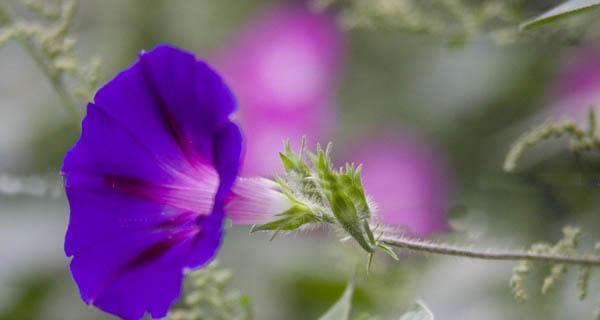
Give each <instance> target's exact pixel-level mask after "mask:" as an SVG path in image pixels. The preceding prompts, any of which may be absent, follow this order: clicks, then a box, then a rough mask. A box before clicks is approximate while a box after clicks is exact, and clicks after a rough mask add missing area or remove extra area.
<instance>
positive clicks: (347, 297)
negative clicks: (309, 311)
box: [319, 282, 354, 320]
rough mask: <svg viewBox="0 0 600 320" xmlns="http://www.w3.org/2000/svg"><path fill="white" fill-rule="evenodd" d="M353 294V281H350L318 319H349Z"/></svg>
mask: <svg viewBox="0 0 600 320" xmlns="http://www.w3.org/2000/svg"><path fill="white" fill-rule="evenodd" d="M353 294H354V282H350V283H349V284H348V286H347V287H346V290H345V291H344V294H342V297H341V298H340V299H339V300H338V301H337V302H336V303H335V304H334V305H333V306H332V307H331V308H330V309H329V310H327V312H325V314H324V315H322V316H321V317H320V318H319V320H349V319H350V310H351V309H352V295H353Z"/></svg>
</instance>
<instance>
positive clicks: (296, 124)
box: [217, 6, 343, 175]
mask: <svg viewBox="0 0 600 320" xmlns="http://www.w3.org/2000/svg"><path fill="white" fill-rule="evenodd" d="M342 48H343V36H342V34H341V32H340V31H339V30H338V29H336V26H335V23H334V21H333V18H332V17H331V16H329V15H328V14H319V13H314V12H312V11H310V10H308V9H307V8H304V7H301V6H283V7H276V8H271V9H269V10H267V11H266V12H263V13H262V14H260V15H259V16H258V17H257V18H256V19H255V20H254V21H252V22H250V24H249V25H247V26H245V28H244V31H243V32H242V33H241V34H240V35H239V36H238V37H237V38H236V39H235V40H234V41H233V42H232V43H231V44H230V45H229V46H228V47H227V48H226V49H225V50H223V51H221V52H220V54H219V56H218V57H219V58H218V61H217V65H218V66H219V68H218V69H219V70H220V71H221V73H222V74H223V76H224V78H225V79H226V81H227V83H228V84H229V85H230V86H231V87H232V88H233V91H234V92H235V93H236V96H237V98H238V100H239V105H240V109H239V113H238V119H239V121H240V123H241V126H242V127H243V128H244V132H245V134H246V141H247V145H246V156H245V161H244V168H243V171H244V173H245V174H262V175H273V174H275V173H276V172H277V170H278V169H279V168H281V164H280V160H279V157H278V152H279V151H281V150H282V147H283V141H284V140H285V139H288V138H289V139H290V140H291V142H292V145H293V146H296V147H297V146H298V144H299V142H300V140H301V137H302V136H303V135H306V136H307V138H308V140H309V141H313V142H316V141H318V140H321V139H326V138H328V136H329V134H330V132H331V130H332V127H333V126H334V120H335V111H334V99H333V98H334V97H333V96H334V93H335V90H336V86H337V76H338V70H339V67H340V64H341V59H342V51H343V50H342Z"/></svg>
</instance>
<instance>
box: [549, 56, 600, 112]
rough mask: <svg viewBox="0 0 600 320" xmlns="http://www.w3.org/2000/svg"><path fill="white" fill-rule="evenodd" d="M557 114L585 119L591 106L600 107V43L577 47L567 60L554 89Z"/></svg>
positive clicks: (554, 103)
mask: <svg viewBox="0 0 600 320" xmlns="http://www.w3.org/2000/svg"><path fill="white" fill-rule="evenodd" d="M552 101H553V105H552V107H551V110H550V112H551V113H552V114H553V115H554V117H556V116H559V117H568V118H571V119H576V120H582V119H585V117H586V116H587V112H588V111H589V110H590V107H592V106H595V107H600V46H599V45H588V46H584V47H582V48H579V49H576V50H575V51H574V52H573V53H571V54H570V55H569V56H567V58H566V59H565V62H564V64H563V66H562V68H561V69H560V70H559V73H558V78H557V81H556V83H555V84H554V88H553V89H552Z"/></svg>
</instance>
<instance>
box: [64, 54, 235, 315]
mask: <svg viewBox="0 0 600 320" xmlns="http://www.w3.org/2000/svg"><path fill="white" fill-rule="evenodd" d="M234 109H235V101H234V98H233V95H232V93H231V92H230V90H229V89H228V87H227V86H226V85H225V84H224V82H223V81H222V80H221V78H220V77H219V75H217V74H216V73H215V72H214V71H213V70H212V69H211V68H210V67H209V66H208V65H207V64H206V63H204V62H202V61H198V60H196V58H195V57H194V56H193V55H191V54H189V53H187V52H184V51H181V50H179V49H176V48H173V47H170V46H166V45H162V46H158V47H156V48H154V49H153V50H151V51H149V52H146V53H142V54H141V55H140V57H139V60H138V61H137V62H135V63H134V64H133V65H132V66H131V67H129V68H128V69H126V70H124V71H123V72H121V73H119V74H118V75H117V76H116V77H115V78H114V79H112V80H111V81H110V82H108V83H107V84H106V85H105V86H103V87H102V88H101V89H100V90H99V91H98V93H97V94H96V95H95V97H94V101H93V102H90V103H89V104H88V106H87V115H86V117H85V119H84V120H83V124H82V133H81V137H80V139H79V141H78V142H77V143H76V144H75V146H74V147H73V148H72V149H71V150H70V151H69V152H68V153H67V155H66V157H65V160H64V164H63V167H62V172H63V175H64V176H65V189H66V193H67V197H68V200H69V204H70V210H71V215H70V221H69V226H68V229H67V234H66V239H65V252H66V254H67V255H68V256H71V257H72V260H71V272H72V275H73V278H74V279H75V282H76V283H77V285H78V287H79V291H80V294H81V297H82V298H83V300H84V301H85V302H86V303H89V304H93V305H95V306H97V307H98V308H100V309H102V310H104V311H106V312H109V313H112V314H115V315H117V316H120V317H121V318H123V319H140V318H142V317H143V316H144V314H147V313H149V314H150V315H151V316H152V317H155V318H160V317H164V316H165V315H166V313H167V311H168V309H169V307H170V306H171V304H172V303H173V301H174V300H175V299H176V298H177V297H178V296H179V294H180V291H181V282H182V277H183V272H184V270H185V269H188V268H198V267H200V266H203V265H205V264H206V263H207V262H208V261H209V260H211V258H212V257H213V256H214V255H215V253H216V251H217V249H218V247H219V244H220V242H221V236H222V231H221V227H222V221H223V218H224V207H225V205H226V202H227V201H228V200H230V197H231V194H230V189H231V187H232V185H233V184H234V181H235V179H236V176H237V172H238V167H239V162H240V152H241V144H242V138H241V134H240V130H239V129H238V127H237V126H236V125H235V124H234V123H233V122H231V120H230V119H229V116H230V114H231V113H232V112H233V111H234Z"/></svg>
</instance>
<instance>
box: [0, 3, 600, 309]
mask: <svg viewBox="0 0 600 320" xmlns="http://www.w3.org/2000/svg"><path fill="white" fill-rule="evenodd" d="M472 2H473V3H477V1H472ZM513 2H517V1H512V2H511V3H513ZM469 3H470V2H469ZM507 3H508V2H507ZM556 3H557V1H533V2H531V1H529V2H527V3H526V4H523V3H522V2H521V3H520V4H522V5H521V6H520V7H519V8H520V11H519V12H518V15H517V16H518V17H530V16H532V15H534V14H535V13H536V12H541V11H542V10H543V9H546V8H548V7H550V6H552V5H553V4H556ZM8 4H9V7H10V8H15V7H16V8H17V9H16V10H15V11H14V12H15V13H19V9H18V4H15V3H10V2H9V3H8ZM335 9H336V8H335V7H334V8H332V9H331V10H330V11H328V12H326V13H323V12H321V13H315V11H314V10H313V9H311V8H309V5H307V4H306V3H303V2H293V1H292V2H276V1H265V0H261V1H237V2H236V1H218V0H202V1H194V2H191V1H183V0H172V1H165V0H130V1H118V0H104V1H81V2H80V6H79V7H78V12H77V15H76V18H75V23H74V28H73V33H74V35H75V36H76V37H77V39H78V41H79V42H78V50H79V53H80V56H81V57H83V58H88V57H92V56H97V57H100V58H102V60H103V67H102V70H101V71H102V77H103V79H105V80H107V79H110V78H111V77H112V76H113V75H114V74H115V73H116V72H118V71H119V70H120V69H122V68H124V67H126V66H127V65H129V64H130V63H132V62H133V61H134V60H135V59H136V55H137V54H138V52H139V51H140V50H142V49H149V48H152V47H153V46H154V45H156V44H157V43H171V44H174V45H176V46H179V47H182V48H185V49H187V50H190V51H193V52H195V53H196V54H197V55H198V57H200V58H202V59H205V60H207V61H209V62H210V63H211V64H212V65H213V66H214V67H215V68H216V69H217V70H219V71H220V72H221V73H222V74H223V76H224V77H225V79H226V81H227V82H228V83H230V84H231V86H232V87H233V89H234V91H235V92H236V94H237V98H238V101H239V104H240V105H239V112H238V114H237V115H236V117H237V120H238V121H239V122H240V123H241V125H242V126H243V129H244V131H245V132H246V138H247V141H246V143H247V145H246V159H245V166H244V169H243V171H244V174H246V175H256V174H261V175H267V176H271V175H275V174H277V170H278V168H279V167H278V166H279V164H278V163H277V161H276V160H277V158H276V152H277V150H280V148H281V146H282V142H283V140H284V139H286V138H290V139H291V142H292V144H293V145H294V146H298V144H299V141H300V138H301V137H302V136H306V137H307V138H308V146H309V147H311V148H312V147H314V145H315V143H316V142H321V143H327V142H329V141H333V142H334V151H333V152H334V153H333V154H334V158H335V159H336V161H337V162H338V163H339V164H340V165H341V164H343V162H345V161H354V162H359V163H364V164H365V169H364V174H365V176H364V178H365V185H366V186H367V191H368V192H370V193H371V195H372V197H373V199H374V200H375V201H376V202H377V203H378V204H379V206H378V207H379V212H380V214H381V216H382V219H383V220H385V221H386V222H388V223H390V224H394V225H397V226H405V227H406V230H407V232H408V233H410V234H414V235H419V236H424V237H431V238H440V239H444V240H451V241H459V242H468V243H472V244H474V245H476V246H481V247H487V246H493V247H498V248H504V247H515V248H521V247H527V246H528V245H529V244H531V243H532V242H536V241H555V240H557V239H558V238H560V236H561V228H562V227H563V226H564V225H565V224H571V225H578V226H582V227H583V231H584V236H583V238H582V243H583V246H584V247H586V246H587V247H590V246H591V244H592V243H593V242H594V241H595V240H596V239H599V238H600V231H598V230H600V229H599V228H598V226H600V215H598V210H599V209H600V201H599V199H600V197H598V195H599V194H600V193H599V191H600V189H598V187H599V185H598V179H600V175H599V174H600V171H599V169H600V167H599V166H598V163H599V162H598V160H599V159H598V157H596V156H594V155H593V154H592V155H588V156H585V157H575V156H573V155H571V154H570V153H569V152H568V151H567V150H566V148H564V146H565V143H564V141H563V142H560V141H559V142H556V143H548V144H547V145H546V146H545V147H541V148H538V149H535V150H534V151H532V152H531V153H530V154H528V155H527V157H526V159H525V161H524V163H523V164H522V166H521V167H519V170H518V172H517V173H516V174H506V173H504V172H503V171H502V163H503V161H504V156H505V154H506V152H507V150H508V148H509V146H510V144H511V142H512V141H514V140H515V139H516V138H517V137H518V136H519V134H520V133H522V132H523V131H525V130H526V129H528V128H530V127H531V126H532V125H535V124H537V123H539V122H541V121H542V120H544V119H548V118H555V117H559V116H560V117H562V116H565V115H566V116H572V117H573V118H579V117H580V115H581V112H585V111H586V110H585V109H586V108H587V107H589V106H590V105H592V104H593V103H595V102H597V101H600V99H599V98H600V92H597V91H599V90H598V88H600V51H599V50H598V49H597V48H598V47H597V46H596V44H598V45H600V42H598V41H595V40H594V39H595V38H597V35H598V32H589V31H586V32H578V33H577V34H575V35H574V34H573V32H571V31H568V30H560V29H556V28H555V29H548V30H550V31H548V33H550V34H551V35H550V36H540V35H536V36H521V37H516V38H515V39H504V41H498V39H496V38H494V37H490V36H487V34H486V32H485V30H482V32H481V33H474V34H469V37H468V38H465V39H461V40H460V41H456V39H455V38H452V37H447V35H439V34H430V33H422V32H411V31H410V30H403V29H398V28H394V27H393V26H387V27H385V26H384V27H373V28H351V29H348V28H344V24H343V23H340V22H339V21H338V20H337V19H336V18H337V17H339V16H338V15H337V14H336V13H337V12H336V11H335ZM339 9H340V10H341V9H343V8H339ZM517 24H518V19H517V20H515V24H514V26H512V27H513V28H516V26H517ZM585 27H586V28H588V29H589V28H594V27H595V28H596V29H597V28H598V25H597V24H595V25H594V24H585ZM580 28H581V27H580ZM578 30H580V31H581V30H583V29H578ZM540 32H541V31H540ZM541 33H543V32H541ZM0 71H1V72H0V319H2V320H22V319H23V320H27V319H44V320H46V319H48V320H52V319H57V320H58V319H61V320H71V319H73V320H75V319H108V318H109V317H108V316H106V315H104V314H102V313H101V312H99V311H98V310H96V309H93V308H90V307H87V306H85V305H84V304H83V303H82V301H81V300H80V299H79V297H78V292H77V288H76V286H75V285H74V283H73V281H72V280H71V278H70V274H69V272H68V259H67V258H66V257H65V256H64V253H63V249H62V245H63V236H64V232H65V229H66V224H67V221H68V207H67V203H66V200H65V197H64V194H63V193H62V189H61V187H60V176H59V168H60V164H61V162H62V157H63V155H64V153H65V152H66V150H68V148H69V147H70V146H71V145H72V144H73V143H74V141H75V140H76V138H77V131H76V130H74V129H72V126H71V122H70V119H69V115H68V114H67V113H66V112H65V111H64V109H63V108H62V107H61V101H60V99H59V98H58V97H57V95H56V93H55V92H53V90H52V87H51V86H50V84H49V83H48V81H47V79H45V77H44V75H43V74H42V73H41V72H40V71H39V69H38V68H37V66H36V65H35V64H34V63H33V62H32V60H31V59H30V58H29V56H28V55H27V53H26V52H25V50H23V48H22V47H21V46H20V45H19V44H18V43H17V42H10V43H8V44H7V45H5V46H3V47H1V48H0ZM582 106H583V108H582ZM582 110H583V111H582ZM115 156H116V157H117V156H118V155H115ZM269 238H270V235H264V234H258V235H257V234H252V235H249V234H248V227H242V226H234V227H230V228H229V229H228V232H227V236H226V239H225V242H224V245H223V248H222V250H221V251H220V253H219V256H218V260H219V261H220V265H221V266H222V267H225V268H228V269H230V270H231V271H232V272H233V284H232V286H233V287H235V288H236V290H239V291H240V292H243V293H244V294H247V295H249V296H250V297H251V300H252V305H253V313H254V317H255V319H315V318H316V317H317V316H318V315H320V314H322V313H323V312H324V311H325V310H326V309H327V308H328V306H330V305H331V304H332V303H333V302H334V301H335V300H336V299H337V298H338V297H339V295H340V294H341V292H342V291H343V289H344V287H345V285H346V282H347V281H348V279H349V278H350V277H351V276H352V273H353V272H352V270H353V269H354V266H355V264H356V263H355V259H356V258H355V257H356V255H357V253H356V252H357V251H356V250H354V249H353V248H352V246H351V245H349V244H342V243H340V242H339V241H338V237H337V236H336V235H335V234H333V233H332V232H329V231H328V230H326V229H318V230H316V231H313V232H301V233H294V234H290V235H283V236H279V237H277V238H276V239H275V240H273V241H269ZM400 253H401V259H400V261H399V262H394V261H391V260H389V259H388V258H387V257H384V256H377V258H376V262H375V265H374V269H373V271H372V272H371V273H370V274H369V275H368V277H367V276H364V275H363V276H361V277H359V279H358V280H357V281H358V282H357V293H356V295H355V298H354V300H355V314H356V315H359V314H361V313H368V314H371V315H378V316H379V318H380V319H395V318H397V317H398V315H399V314H401V313H402V312H403V311H404V310H406V309H407V308H408V307H409V306H410V305H411V304H412V303H413V302H414V301H415V300H417V299H420V300H423V301H424V302H425V303H426V304H427V305H428V306H429V308H430V309H431V310H432V311H433V312H434V313H435V314H436V318H438V319H449V320H452V319H460V320H467V319H476V320H479V319H490V320H493V319H499V320H500V319H502V320H503V319H591V318H592V314H593V310H594V308H595V306H596V305H597V301H599V300H600V290H598V289H600V285H599V283H600V282H598V281H592V287H591V290H590V298H589V299H588V300H586V301H584V302H580V301H578V300H577V297H576V296H577V295H576V293H575V288H574V283H575V281H574V278H575V277H576V275H575V274H574V273H573V274H570V275H568V276H567V277H568V278H569V281H564V282H562V283H560V284H559V285H558V287H557V288H556V290H554V291H552V292H551V293H549V294H548V295H547V296H544V297H542V296H541V295H540V294H539V288H540V282H541V281H542V278H543V272H541V271H540V272H539V273H534V274H533V276H532V277H531V281H530V282H528V284H529V285H530V289H531V290H530V293H531V294H530V296H531V297H530V300H529V301H528V302H527V303H526V304H517V303H516V302H514V300H513V299H512V296H511V292H510V288H509V285H508V281H509V278H510V275H511V268H512V266H513V265H512V264H511V263H510V262H508V263H507V262H501V263H490V262H480V261H473V260H464V259H456V258H447V257H431V256H428V257H422V256H420V255H415V254H408V253H405V252H400ZM360 258H361V259H363V260H364V259H365V257H364V256H361V257H360ZM593 278H594V275H592V279H593Z"/></svg>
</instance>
